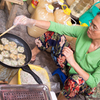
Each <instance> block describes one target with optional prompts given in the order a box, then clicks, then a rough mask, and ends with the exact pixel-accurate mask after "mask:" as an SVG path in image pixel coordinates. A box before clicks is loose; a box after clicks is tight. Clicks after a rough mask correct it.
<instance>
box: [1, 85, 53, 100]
mask: <svg viewBox="0 0 100 100" xmlns="http://www.w3.org/2000/svg"><path fill="white" fill-rule="evenodd" d="M0 100H52V99H51V95H50V92H49V89H48V87H47V86H46V85H38V84H36V85H32V84H27V85H0Z"/></svg>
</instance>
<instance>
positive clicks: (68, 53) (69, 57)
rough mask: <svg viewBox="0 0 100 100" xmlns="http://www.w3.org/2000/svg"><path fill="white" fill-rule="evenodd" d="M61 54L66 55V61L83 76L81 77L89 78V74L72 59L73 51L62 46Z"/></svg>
mask: <svg viewBox="0 0 100 100" xmlns="http://www.w3.org/2000/svg"><path fill="white" fill-rule="evenodd" d="M63 54H64V55H65V57H66V60H67V61H68V63H69V64H70V65H71V66H72V67H73V68H74V70H75V71H76V72H77V73H78V74H79V75H80V76H81V77H83V79H84V80H85V81H87V80H88V78H89V74H88V73H87V72H86V71H84V70H83V69H82V68H81V67H80V66H79V65H78V63H77V62H76V61H75V59H74V55H73V51H72V50H71V49H70V48H68V47H64V49H63Z"/></svg>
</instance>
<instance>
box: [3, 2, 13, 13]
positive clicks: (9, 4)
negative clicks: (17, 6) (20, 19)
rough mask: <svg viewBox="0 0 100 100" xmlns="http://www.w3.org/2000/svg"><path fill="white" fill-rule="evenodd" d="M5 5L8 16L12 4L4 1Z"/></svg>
mask: <svg viewBox="0 0 100 100" xmlns="http://www.w3.org/2000/svg"><path fill="white" fill-rule="evenodd" d="M5 4H6V6H7V10H8V12H9V14H10V11H11V8H12V4H11V2H8V1H6V2H5Z"/></svg>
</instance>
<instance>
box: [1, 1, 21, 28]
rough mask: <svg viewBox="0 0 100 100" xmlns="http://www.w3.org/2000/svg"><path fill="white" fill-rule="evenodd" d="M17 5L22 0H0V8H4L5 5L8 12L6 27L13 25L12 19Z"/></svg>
mask: <svg viewBox="0 0 100 100" xmlns="http://www.w3.org/2000/svg"><path fill="white" fill-rule="evenodd" d="M11 3H13V4H11ZM19 5H23V0H1V3H0V9H4V7H5V6H7V9H8V13H9V16H8V20H7V23H6V29H8V28H10V27H11V26H12V25H13V21H14V19H15V17H16V13H17V9H18V7H19Z"/></svg>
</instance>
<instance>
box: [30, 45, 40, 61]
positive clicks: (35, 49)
mask: <svg viewBox="0 0 100 100" xmlns="http://www.w3.org/2000/svg"><path fill="white" fill-rule="evenodd" d="M31 52H32V58H31V61H35V58H36V55H37V54H38V53H39V52H40V50H39V49H38V47H37V46H35V47H34V48H33V49H32V50H31Z"/></svg>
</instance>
